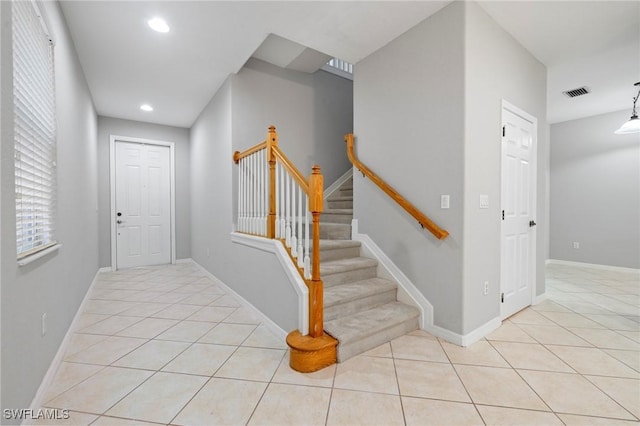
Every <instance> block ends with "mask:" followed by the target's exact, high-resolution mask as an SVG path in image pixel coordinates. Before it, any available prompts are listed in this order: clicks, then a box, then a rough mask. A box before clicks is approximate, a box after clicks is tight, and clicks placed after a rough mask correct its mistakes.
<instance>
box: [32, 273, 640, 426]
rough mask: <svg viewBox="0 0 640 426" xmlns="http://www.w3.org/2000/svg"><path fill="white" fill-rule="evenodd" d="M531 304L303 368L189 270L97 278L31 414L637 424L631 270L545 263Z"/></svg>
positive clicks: (637, 285)
mask: <svg viewBox="0 0 640 426" xmlns="http://www.w3.org/2000/svg"><path fill="white" fill-rule="evenodd" d="M547 295H548V299H547V300H546V301H544V302H542V303H540V304H538V305H536V306H533V307H531V308H528V309H525V310H524V311H522V312H520V313H518V314H516V315H515V316H513V317H511V318H510V319H508V320H506V321H504V323H503V325H502V326H501V327H500V328H499V329H498V330H496V331H495V332H493V333H491V334H490V335H489V336H487V338H486V339H482V340H481V341H479V342H477V343H475V344H473V345H472V346H471V347H468V348H460V347H458V346H456V345H452V344H450V343H447V342H445V341H443V340H441V339H438V338H435V337H434V336H431V335H429V334H428V333H425V332H423V331H417V332H413V333H410V334H408V335H406V336H402V337H400V338H398V339H396V340H394V341H392V342H391V343H390V344H389V343H388V344H384V345H382V346H380V347H378V348H376V349H373V350H371V351H369V352H367V353H366V354H364V355H361V356H358V357H355V358H352V359H351V360H348V361H347V362H345V363H342V364H339V365H334V366H331V367H329V368H326V369H324V370H321V371H319V372H316V373H312V374H306V375H305V374H299V373H296V372H294V371H292V370H291V369H290V368H289V366H288V354H287V348H286V346H285V344H284V342H282V341H280V340H278V339H276V338H275V337H274V335H273V334H272V333H271V332H270V331H269V330H268V329H267V328H266V327H265V326H264V325H262V324H261V323H260V321H259V320H258V319H256V316H254V315H253V314H252V312H251V311H250V310H249V309H247V308H245V307H241V305H240V303H238V302H237V301H236V300H235V299H234V298H233V297H232V296H230V295H227V294H225V291H224V289H223V288H222V287H221V286H220V285H219V284H217V283H216V282H215V281H213V280H211V279H209V278H208V277H207V276H206V275H205V274H204V273H203V272H202V271H201V270H200V269H199V268H198V267H196V266H195V265H192V264H178V265H174V266H165V267H156V268H142V269H135V270H127V271H121V272H115V273H104V274H101V275H100V276H99V280H98V281H97V283H96V285H95V286H94V289H93V290H92V292H91V294H90V300H88V303H86V305H85V308H84V312H83V313H82V314H81V316H80V317H79V322H78V323H77V326H76V329H75V330H73V335H72V337H71V339H70V341H69V343H68V345H67V347H66V352H65V353H66V355H65V356H64V361H63V362H62V364H61V365H60V367H59V369H58V371H57V373H56V376H55V378H54V380H53V382H52V383H51V385H50V386H49V388H48V389H47V391H46V395H45V397H44V401H45V402H44V407H49V408H58V409H68V410H70V418H69V419H67V420H65V421H59V422H58V423H57V424H92V425H120V424H123V425H125V424H150V423H154V424H171V425H213V424H252V425H254V424H255V425H258V424H272V425H286V424H292V425H298V424H319V425H321V424H328V425H340V424H342V425H356V424H363V425H395V424H398V425H402V424H407V425H432V424H433V425H476V424H478V425H481V424H491V425H494V424H495V425H503V424H504V425H507V424H515V425H526V424H539V425H554V424H558V425H561V424H566V425H600V424H602V425H625V424H632V423H638V420H639V418H640V312H639V311H640V308H639V306H640V277H639V276H638V274H633V273H630V272H618V271H608V270H598V269H587V268H577V267H569V266H559V265H550V266H549V267H548V269H547ZM44 423H47V422H44ZM48 423H51V421H48Z"/></svg>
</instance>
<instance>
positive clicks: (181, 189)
mask: <svg viewBox="0 0 640 426" xmlns="http://www.w3.org/2000/svg"><path fill="white" fill-rule="evenodd" d="M111 135H117V136H129V137H135V138H144V139H154V140H161V141H167V142H174V148H175V173H176V176H175V180H176V188H175V189H176V194H175V196H176V200H175V201H176V259H186V258H189V257H191V213H190V211H189V210H190V202H191V201H190V200H191V197H190V193H191V190H190V148H189V144H190V142H189V129H184V128H181V127H170V126H162V125H159V124H151V123H142V122H139V121H130V120H122V119H119V118H111V117H102V116H100V117H98V193H99V200H98V203H99V204H98V207H99V209H98V210H99V215H98V223H99V244H100V266H101V267H105V266H111V204H110V203H111V195H110V194H111V190H110V182H109V149H110V148H109V144H110V136H111Z"/></svg>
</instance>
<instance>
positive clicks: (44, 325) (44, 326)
mask: <svg viewBox="0 0 640 426" xmlns="http://www.w3.org/2000/svg"><path fill="white" fill-rule="evenodd" d="M45 334H47V313H46V312H45V313H44V314H42V335H43V336H44V335H45Z"/></svg>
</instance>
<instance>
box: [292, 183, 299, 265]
mask: <svg viewBox="0 0 640 426" xmlns="http://www.w3.org/2000/svg"><path fill="white" fill-rule="evenodd" d="M297 186H298V184H297V183H296V182H295V181H294V180H293V177H292V178H291V210H292V211H293V215H292V216H291V256H293V258H294V259H295V258H296V257H298V236H297V235H296V220H297V217H296V216H297V215H296V189H297Z"/></svg>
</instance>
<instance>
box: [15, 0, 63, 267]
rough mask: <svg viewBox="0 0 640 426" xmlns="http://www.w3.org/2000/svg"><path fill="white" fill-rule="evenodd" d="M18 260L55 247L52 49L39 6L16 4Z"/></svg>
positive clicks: (27, 2)
mask: <svg viewBox="0 0 640 426" xmlns="http://www.w3.org/2000/svg"><path fill="white" fill-rule="evenodd" d="M11 10H12V26H13V100H14V108H13V112H14V144H15V161H14V163H15V190H16V244H17V254H18V259H21V258H24V257H26V256H29V255H31V254H34V253H36V252H38V251H40V250H44V249H46V248H48V247H51V246H52V245H54V244H56V239H55V223H56V118H55V87H54V67H53V43H52V41H51V39H50V37H49V35H48V31H47V29H46V26H45V25H44V21H43V20H42V18H41V14H40V11H39V10H38V8H37V5H36V4H35V3H34V2H32V1H15V0H14V1H13V2H12V9H11Z"/></svg>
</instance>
